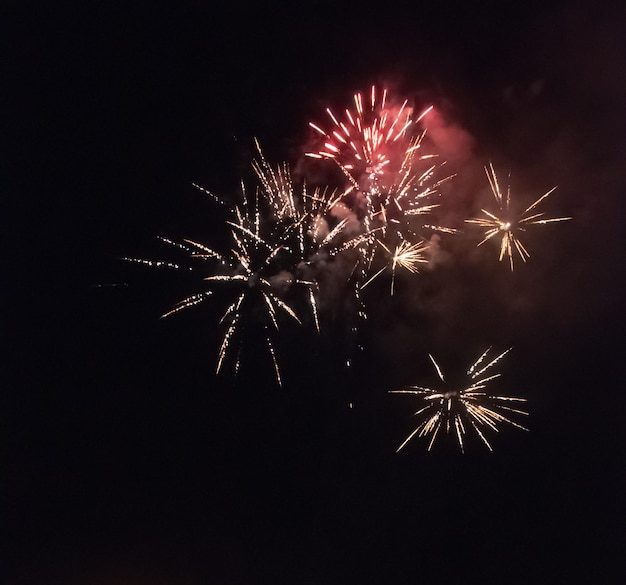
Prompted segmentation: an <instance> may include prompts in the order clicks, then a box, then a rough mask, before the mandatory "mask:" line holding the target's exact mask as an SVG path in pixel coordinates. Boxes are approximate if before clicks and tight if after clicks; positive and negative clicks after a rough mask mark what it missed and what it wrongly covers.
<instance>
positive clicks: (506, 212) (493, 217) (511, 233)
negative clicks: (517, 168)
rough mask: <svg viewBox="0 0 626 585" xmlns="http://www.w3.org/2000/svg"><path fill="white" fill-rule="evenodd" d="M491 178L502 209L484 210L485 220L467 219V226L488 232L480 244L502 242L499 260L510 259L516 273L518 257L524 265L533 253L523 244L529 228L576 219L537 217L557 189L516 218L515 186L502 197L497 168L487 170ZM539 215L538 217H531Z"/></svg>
mask: <svg viewBox="0 0 626 585" xmlns="http://www.w3.org/2000/svg"><path fill="white" fill-rule="evenodd" d="M485 172H486V173H487V178H488V179H489V184H490V186H491V191H492V193H493V196H494V197H495V199H496V202H497V204H498V209H497V211H495V212H492V211H488V210H487V209H481V211H482V212H483V214H484V215H485V217H478V218H470V219H466V220H465V221H466V222H467V223H471V224H476V225H479V226H480V227H483V228H486V229H485V237H484V239H483V240H482V241H481V242H480V243H479V244H478V245H479V246H481V245H482V244H484V243H485V242H486V241H488V240H490V239H492V238H497V237H499V238H500V255H499V258H498V259H499V260H500V261H502V260H503V259H504V258H508V259H509V265H510V267H511V270H513V258H514V256H515V253H516V252H517V255H518V256H519V257H520V258H521V259H522V260H523V261H524V262H526V260H527V259H528V258H530V253H529V252H528V250H527V249H526V247H525V246H524V244H523V243H522V241H521V239H520V233H523V232H525V231H526V227H527V226H529V225H544V224H547V223H555V222H560V221H567V220H569V219H572V218H571V217H555V218H546V217H544V213H543V212H541V213H537V212H536V208H537V207H538V205H539V204H540V203H541V202H542V201H543V200H545V199H546V197H548V195H550V194H551V193H552V192H553V191H554V190H555V189H556V187H553V188H552V189H550V190H549V191H548V192H547V193H544V194H543V195H542V196H541V197H539V199H537V200H536V201H535V202H534V203H532V204H531V205H530V206H528V207H527V208H526V209H525V210H524V211H523V213H521V214H520V215H515V214H514V213H513V212H512V211H511V185H510V182H509V184H508V185H507V189H506V194H503V193H502V190H501V189H500V184H499V183H498V178H497V176H496V172H495V170H494V168H493V165H491V164H489V166H487V167H485ZM532 211H535V212H534V213H531V212H532Z"/></svg>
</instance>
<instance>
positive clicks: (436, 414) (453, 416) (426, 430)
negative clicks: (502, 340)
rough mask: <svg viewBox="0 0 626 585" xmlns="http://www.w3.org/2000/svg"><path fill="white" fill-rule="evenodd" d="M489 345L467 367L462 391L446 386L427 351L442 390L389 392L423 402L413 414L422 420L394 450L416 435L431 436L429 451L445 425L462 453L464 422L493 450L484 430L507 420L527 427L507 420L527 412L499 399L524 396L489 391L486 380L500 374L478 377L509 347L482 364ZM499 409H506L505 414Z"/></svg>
mask: <svg viewBox="0 0 626 585" xmlns="http://www.w3.org/2000/svg"><path fill="white" fill-rule="evenodd" d="M490 350H491V348H488V349H487V350H485V351H484V352H483V353H482V354H481V355H480V356H479V358H478V359H477V360H476V361H475V362H474V363H473V364H472V365H471V366H470V367H469V369H468V370H467V372H466V375H467V377H468V382H466V384H465V385H464V386H463V387H462V389H461V390H458V389H455V388H447V387H446V386H447V384H446V382H445V378H444V375H443V371H442V369H441V368H440V366H439V364H438V363H437V362H436V361H435V358H434V357H433V356H432V355H430V354H429V357H430V360H431V361H432V363H433V365H434V367H435V369H436V371H437V376H438V378H439V380H440V381H441V383H442V384H443V385H444V387H443V388H442V389H435V388H428V387H425V386H409V387H408V388H407V389H406V390H392V391H390V394H412V395H415V396H419V397H420V398H421V399H422V400H423V401H425V402H426V405H424V406H423V407H422V408H420V409H419V410H417V411H416V412H415V413H414V416H418V417H419V416H420V415H422V420H421V422H419V423H418V424H417V426H416V427H415V429H414V430H413V431H412V432H411V433H410V434H409V436H408V437H407V438H406V439H405V440H404V441H403V442H402V444H401V445H400V446H399V447H398V449H397V450H396V453H397V452H399V451H401V450H402V448H403V447H404V446H405V445H406V444H407V443H409V441H411V439H413V437H415V436H416V435H417V437H418V438H422V437H428V438H430V441H429V444H428V451H430V450H431V449H432V447H433V445H434V443H435V439H436V438H437V436H438V433H439V431H440V429H442V428H445V430H446V433H448V434H449V433H450V431H451V430H453V431H454V434H455V435H456V440H457V442H458V444H459V447H460V449H461V452H465V442H466V441H465V438H466V435H467V431H466V428H467V426H468V425H467V423H469V426H470V427H471V428H472V429H474V431H475V432H476V434H477V435H478V437H479V438H480V439H481V441H482V442H483V443H484V444H485V445H486V446H487V448H488V449H489V450H490V451H493V448H492V446H491V443H490V442H489V440H488V439H487V436H486V435H485V433H484V432H483V431H486V430H487V429H490V430H491V431H494V432H498V428H497V424H498V423H507V424H510V425H512V426H514V427H516V428H519V429H522V430H528V429H527V428H526V427H524V426H522V425H521V424H519V423H517V422H515V421H514V420H512V419H510V418H509V416H510V414H508V413H512V414H516V415H524V416H527V415H528V412H526V411H524V410H519V409H516V408H511V407H509V406H506V405H504V404H502V402H525V401H526V400H525V399H524V398H515V397H512V396H500V395H494V394H491V393H489V392H488V390H487V387H488V385H489V382H491V381H492V380H495V379H496V378H499V377H500V373H494V374H490V375H488V376H486V377H481V376H482V375H483V374H484V373H486V372H487V371H488V370H490V369H491V368H492V367H493V366H495V364H496V363H498V362H499V361H500V360H501V359H502V358H503V357H504V356H505V355H506V354H507V353H508V352H509V351H510V348H509V349H507V350H506V351H504V352H502V353H501V354H499V355H498V356H496V357H495V358H493V359H491V360H489V361H488V363H487V364H486V365H483V363H484V361H485V360H486V359H487V355H488V354H489V352H490ZM502 411H506V413H507V414H506V415H505V414H503V412H502Z"/></svg>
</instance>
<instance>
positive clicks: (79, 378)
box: [0, 1, 626, 585]
mask: <svg viewBox="0 0 626 585" xmlns="http://www.w3.org/2000/svg"><path fill="white" fill-rule="evenodd" d="M350 4H352V6H350ZM350 4H348V3H344V4H341V5H339V3H336V4H335V3H329V2H309V3H303V4H299V3H298V4H297V3H293V5H292V6H290V7H288V8H282V7H279V6H278V5H276V6H275V7H269V6H267V5H265V4H263V3H258V4H255V5H254V7H250V6H247V5H246V3H242V2H231V3H225V4H220V5H218V4H215V3H209V2H186V3H182V2H179V3H175V2H172V3H165V2H159V3H152V4H151V3H137V2H128V3H111V2H109V3H107V2H86V3H74V4H73V3H63V2H62V3H36V2H27V1H25V2H19V3H12V6H11V7H9V8H5V9H4V10H2V12H1V14H0V39H1V40H0V42H1V43H2V52H3V55H4V59H3V70H4V71H3V75H2V86H3V90H2V92H1V95H2V129H1V132H2V137H3V146H4V148H3V154H2V157H1V161H0V168H1V173H0V181H1V189H2V193H3V196H2V198H1V199H2V211H1V215H0V222H1V224H0V226H1V232H2V236H3V254H2V263H3V271H2V272H3V279H2V282H3V292H5V293H6V300H5V302H4V317H5V318H4V324H3V326H2V331H3V333H4V338H5V346H6V350H5V360H4V361H3V367H2V373H3V379H4V381H3V383H2V384H1V388H2V391H1V396H2V401H1V403H0V413H1V414H0V430H1V434H0V437H1V439H0V452H1V453H2V458H1V460H0V513H1V516H0V524H1V525H2V528H3V530H2V533H3V535H2V540H1V541H0V544H1V546H2V555H1V556H2V558H3V559H4V561H2V562H1V563H0V566H1V567H2V568H1V569H0V571H2V572H3V573H5V574H6V576H5V577H2V576H0V581H1V582H2V583H7V584H9V585H18V584H20V585H21V584H30V583H34V584H39V583H41V584H44V583H45V584H47V583H55V584H56V583H59V584H60V583H63V584H77V585H78V584H83V583H90V584H92V583H93V584H97V585H109V584H111V585H112V584H114V583H115V584H127V583H128V584H141V585H144V584H145V585H148V584H155V585H161V584H168V585H169V584H181V585H200V584H204V583H207V584H208V583H224V584H233V585H239V584H241V585H248V584H257V583H263V584H264V583H272V584H281V583H284V584H299V583H307V584H311V585H313V584H318V583H331V584H334V583H337V584H338V585H339V584H341V585H345V584H352V583H355V584H356V583H359V584H369V583H371V584H379V583H412V584H413V583H463V584H465V583H546V584H556V583H593V584H594V585H616V584H619V583H624V582H626V570H625V569H624V567H623V558H624V553H625V548H626V547H625V545H626V542H625V539H624V529H623V527H624V512H625V509H624V503H623V499H624V498H623V494H624V491H625V489H624V488H625V487H626V486H625V485H624V471H623V470H624V441H625V439H626V434H625V432H624V412H626V394H625V388H624V383H623V374H622V363H623V355H624V343H623V327H624V309H623V303H622V295H623V293H622V290H623V285H624V282H625V279H624V262H623V252H624V229H623V218H624V214H625V213H626V207H625V205H624V194H625V193H626V175H625V174H624V169H625V168H626V160H624V155H625V153H626V141H625V140H624V136H626V106H625V104H626V73H625V71H626V70H625V69H624V66H623V63H624V60H625V58H626V44H625V41H624V38H625V37H624V36H623V31H624V26H625V25H626V18H625V16H626V13H625V11H624V10H623V9H622V8H618V7H617V5H618V3H615V6H613V5H612V4H611V3H605V4H601V3H598V2H596V3H591V2H580V1H579V2H557V3H545V2H543V3H542V2H524V3H507V2H485V3H469V2H468V3H465V4H464V5H463V6H456V3H447V2H430V3H422V2H413V3H406V4H403V3H393V2H392V3H383V4H381V5H380V6H377V7H376V8H367V7H366V6H365V5H364V4H358V3H350ZM349 6H350V7H349ZM372 83H390V84H392V85H393V86H394V87H396V88H397V90H398V92H399V93H404V94H405V95H409V96H411V97H412V98H413V99H415V100H416V101H418V102H420V103H424V104H426V103H434V104H435V106H436V107H437V110H438V111H439V112H440V113H441V114H442V115H443V116H444V117H445V118H446V119H447V121H448V123H449V124H450V128H452V129H456V130H458V131H459V132H461V130H462V132H463V133H464V134H463V135H464V136H469V137H471V144H472V147H471V149H470V148H469V147H467V148H466V149H464V150H463V153H462V154H463V156H462V157H461V159H462V160H461V159H459V160H458V161H456V162H457V164H458V165H459V170H460V174H459V180H458V182H457V185H456V187H455V189H456V191H455V190H454V189H453V190H452V191H451V193H450V198H451V201H452V202H453V203H452V207H451V208H450V213H451V214H453V213H454V211H455V208H454V206H457V207H458V208H461V207H463V206H464V208H467V207H468V206H469V207H471V206H472V205H473V204H475V203H476V201H478V198H479V195H480V194H477V192H476V184H477V183H476V177H477V176H478V177H479V180H478V182H479V183H480V181H482V177H481V176H480V174H478V175H476V168H478V169H479V171H480V167H481V166H482V165H483V164H484V163H485V162H486V161H487V160H493V161H494V162H495V163H496V164H498V165H502V166H503V167H507V166H508V167H509V168H510V169H511V170H512V180H513V182H514V186H515V185H517V186H518V188H520V189H522V190H523V191H524V192H528V193H530V192H533V193H537V194H540V191H541V190H542V189H543V190H546V189H547V188H550V187H551V186H553V185H558V186H559V187H558V189H557V191H556V192H555V194H554V196H551V198H552V201H551V202H550V206H551V207H550V209H551V210H555V213H559V214H567V215H572V216H574V220H573V221H571V222H568V223H566V224H561V225H558V226H553V227H550V228H544V229H545V230H546V231H543V233H542V234H541V235H540V236H539V235H538V236H537V240H536V241H535V242H533V245H534V246H535V247H533V251H535V250H536V253H533V258H532V259H531V260H532V261H531V262H529V263H528V264H527V265H524V266H522V267H521V268H520V270H516V272H515V273H513V274H511V273H509V272H508V271H507V270H506V267H505V266H503V265H498V263H497V261H496V257H495V252H494V253H493V254H491V255H489V254H486V253H485V254H482V253H479V252H476V251H475V250H474V249H473V248H472V249H471V253H470V252H468V248H467V246H465V245H464V243H463V242H464V240H460V242H461V243H458V244H454V243H451V244H449V245H450V246H451V248H450V249H449V250H448V251H449V252H450V253H452V252H454V251H459V250H460V249H461V248H463V250H465V252H463V251H462V250H461V252H460V253H462V254H465V255H464V256H463V257H464V258H465V259H466V260H468V262H465V263H461V262H459V263H457V264H455V263H454V262H451V263H449V264H447V265H444V266H442V267H441V269H440V270H439V271H436V270H435V271H433V272H432V273H431V274H428V275H425V276H424V279H423V280H422V281H420V282H421V283H423V284H420V285H417V286H418V287H421V288H419V289H418V293H419V294H417V295H416V293H415V291H414V290H413V289H410V288H408V284H407V281H405V282H404V283H403V284H404V285H405V286H404V288H403V289H401V292H399V294H398V295H397V296H396V297H394V299H393V300H392V299H390V298H389V297H388V296H387V295H386V294H384V293H385V291H383V288H382V287H381V288H379V289H377V288H375V287H373V288H372V289H371V290H372V292H371V295H372V296H371V299H370V300H371V302H372V306H374V307H376V308H377V310H376V311H373V314H372V318H371V320H370V322H369V323H368V325H367V328H366V329H365V331H364V334H363V335H364V341H365V349H364V351H363V353H362V354H361V355H360V356H359V357H358V358H357V360H356V362H355V367H354V368H353V369H352V371H345V370H344V369H343V368H342V366H341V363H340V362H341V359H340V356H341V354H340V353H339V352H338V351H337V347H338V342H337V339H336V335H335V333H336V331H335V330H333V329H332V328H331V330H330V331H329V332H327V333H326V334H325V335H323V336H322V338H321V340H319V339H318V340H316V339H313V338H312V337H311V336H309V335H307V334H303V335H301V334H300V331H298V330H293V331H291V330H289V331H287V332H286V333H285V336H284V337H285V339H284V345H283V346H282V347H281V348H279V349H280V351H281V356H282V359H283V363H284V374H285V385H284V387H283V388H282V389H278V388H276V386H275V384H274V383H273V380H272V376H271V372H270V371H269V369H268V368H266V365H265V361H264V360H262V359H261V357H259V356H255V355H252V356H251V358H250V360H251V361H250V364H249V367H248V368H247V369H245V370H244V372H243V373H242V375H241V376H240V377H239V378H238V379H237V380H236V381H233V380H232V379H230V378H229V377H228V376H222V377H215V375H214V373H213V372H214V364H215V355H216V349H217V344H218V343H219V341H220V336H219V334H220V332H219V330H217V329H216V327H215V320H214V319H213V317H214V315H212V313H211V311H210V309H208V310H206V311H204V312H203V311H202V310H198V311H188V312H186V313H184V314H181V315H180V316H179V317H178V318H173V319H170V320H159V319H158V316H159V315H160V314H161V313H162V312H163V311H164V310H166V309H167V308H168V307H169V306H170V305H171V304H172V303H173V302H174V301H175V300H177V299H178V298H180V297H181V296H184V295H185V294H188V293H189V289H188V288H185V287H187V286H188V285H189V283H188V282H184V281H183V280H180V279H178V278H177V277H176V276H175V275H174V276H172V275H166V274H164V273H159V272H157V271H154V272H152V271H149V270H144V269H143V268H142V267H138V266H130V265H127V264H125V263H123V262H122V261H121V260H120V258H121V257H122V256H140V257H153V258H156V257H160V256H161V255H162V254H161V253H162V251H163V247H162V245H161V244H160V243H159V242H158V240H157V239H156V236H158V235H165V236H171V237H177V238H180V237H196V238H198V239H203V241H210V240H211V237H212V234H214V233H215V231H216V230H217V229H219V226H218V220H217V219H216V215H215V207H214V206H213V205H212V204H211V202H210V201H209V200H208V199H207V198H205V197H203V196H202V195H201V194H200V193H199V192H198V191H197V190H195V189H194V188H193V187H192V185H191V183H193V182H196V183H199V184H201V185H204V186H206V187H207V188H210V189H212V190H214V191H216V192H228V191H229V190H232V189H233V188H234V187H236V185H237V183H238V181H239V178H240V177H241V176H242V174H244V173H245V172H247V169H248V164H249V157H250V154H251V152H252V139H253V137H258V138H259V140H260V141H261V143H262V145H263V146H264V149H265V151H266V154H267V156H268V158H270V159H271V160H272V161H276V162H278V161H280V160H286V161H288V162H289V163H290V164H292V165H293V166H294V167H296V165H297V162H298V160H299V159H300V158H301V155H302V151H303V145H304V143H305V140H306V137H307V136H308V129H307V123H308V121H309V120H313V119H320V117H321V114H322V113H323V109H324V108H325V107H326V106H327V105H332V106H333V107H340V106H341V105H342V104H344V103H346V102H347V101H348V100H349V99H350V98H351V96H352V93H353V92H354V91H357V90H361V89H366V88H368V87H369V86H370V85H371V84H372ZM455 154H458V152H457V151H456V150H454V149H453V150H452V155H453V156H454V155H455ZM452 164H454V161H452ZM481 188H484V185H482V186H481ZM482 194H483V195H484V194H485V192H484V191H483V193H482ZM487 195H488V193H487ZM455 197H456V199H454V198H455ZM548 230H549V231H548ZM455 246H456V248H455ZM114 284H121V285H123V286H110V285H114ZM192 292H193V291H192ZM491 344H493V345H494V346H496V347H500V348H506V347H508V346H513V347H514V349H513V351H512V352H511V353H510V354H509V356H507V358H506V360H505V362H504V363H503V367H502V370H501V371H502V372H503V376H504V378H505V379H506V380H507V383H508V384H509V385H510V387H511V388H512V393H513V389H514V390H515V393H517V394H522V395H524V396H526V397H528V399H529V409H530V411H531V416H530V420H529V422H528V424H529V426H530V428H531V432H529V433H523V432H521V431H517V430H514V429H506V428H503V429H502V432H501V433H500V436H497V437H495V439H494V441H493V442H494V447H495V452H494V453H493V454H490V453H487V452H486V451H485V450H484V449H481V448H480V445H474V447H473V448H470V449H469V452H468V453H467V454H465V455H463V456H462V455H460V454H458V453H456V451H454V450H453V449H447V448H446V447H445V445H442V447H441V448H439V449H436V450H435V452H433V453H426V452H425V449H424V445H417V444H414V445H412V446H410V447H407V448H406V449H405V450H404V451H403V452H402V453H401V454H400V455H396V454H395V453H394V451H395V448H396V447H397V445H398V444H399V442H401V441H402V440H403V438H404V437H405V436H406V434H407V433H408V432H409V431H410V430H411V420H410V417H409V415H410V413H411V412H412V411H411V410H410V408H411V406H410V405H409V404H408V403H407V402H403V401H402V400H396V399H395V397H389V396H388V395H387V390H389V389H391V388H392V387H397V386H398V385H403V384H411V383H419V382H418V380H419V381H421V380H422V379H423V378H424V376H430V373H431V372H430V369H429V368H430V366H429V363H428V358H427V353H428V352H431V353H433V354H435V355H437V356H439V357H440V360H441V361H442V362H443V363H444V365H445V366H448V367H450V368H454V367H455V365H456V364H458V363H461V365H465V364H466V363H467V362H469V361H470V360H471V359H472V358H474V357H475V356H476V355H477V351H478V353H480V350H481V349H482V348H483V347H485V346H487V345H491ZM257 362H258V363H257ZM350 401H352V402H353V403H354V409H352V410H350V409H348V407H347V404H348V402H350Z"/></svg>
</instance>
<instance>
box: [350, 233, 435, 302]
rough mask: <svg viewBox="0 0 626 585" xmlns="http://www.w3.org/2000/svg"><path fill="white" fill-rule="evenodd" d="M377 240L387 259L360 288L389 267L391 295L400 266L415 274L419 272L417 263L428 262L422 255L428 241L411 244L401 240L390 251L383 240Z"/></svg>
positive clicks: (426, 248)
mask: <svg viewBox="0 0 626 585" xmlns="http://www.w3.org/2000/svg"><path fill="white" fill-rule="evenodd" d="M377 241H378V244H379V245H380V247H381V248H382V249H383V250H384V251H385V253H386V256H387V258H388V261H387V263H386V264H385V265H384V266H383V267H382V268H381V269H380V270H378V271H377V272H376V273H375V274H374V275H373V276H371V277H370V278H369V279H368V280H367V281H366V282H365V283H364V284H363V286H361V289H364V288H365V287H366V286H367V285H368V284H370V283H371V282H372V281H373V280H375V279H376V278H377V277H378V276H380V275H381V274H382V273H383V272H384V271H385V270H387V269H390V270H391V290H390V292H391V296H393V293H394V288H395V280H396V270H397V269H398V268H402V269H404V270H406V271H407V272H410V273H411V274H417V272H419V269H418V267H419V265H420V264H427V263H428V259H427V258H426V256H425V255H424V253H425V252H426V250H428V243H426V242H424V241H419V242H417V243H415V244H413V243H411V242H409V241H407V240H401V241H400V243H399V244H398V245H397V246H396V247H395V248H394V250H393V251H392V250H390V249H389V248H388V247H387V246H386V245H385V244H384V243H383V242H381V241H380V240H377Z"/></svg>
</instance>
